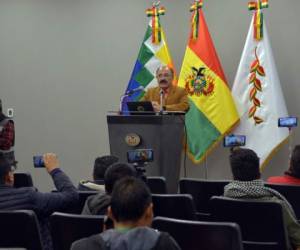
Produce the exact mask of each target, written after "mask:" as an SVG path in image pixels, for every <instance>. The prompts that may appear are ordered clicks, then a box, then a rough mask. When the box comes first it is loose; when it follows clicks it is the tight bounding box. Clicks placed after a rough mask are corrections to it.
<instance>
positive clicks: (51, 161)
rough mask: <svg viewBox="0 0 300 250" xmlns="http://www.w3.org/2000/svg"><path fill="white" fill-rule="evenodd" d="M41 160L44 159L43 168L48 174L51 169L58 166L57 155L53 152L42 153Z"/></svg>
mask: <svg viewBox="0 0 300 250" xmlns="http://www.w3.org/2000/svg"><path fill="white" fill-rule="evenodd" d="M43 160H44V164H45V168H46V169H47V171H48V173H49V174H50V173H51V171H52V170H54V169H56V168H58V167H59V162H58V159H57V156H56V155H55V154H53V153H47V154H44V155H43Z"/></svg>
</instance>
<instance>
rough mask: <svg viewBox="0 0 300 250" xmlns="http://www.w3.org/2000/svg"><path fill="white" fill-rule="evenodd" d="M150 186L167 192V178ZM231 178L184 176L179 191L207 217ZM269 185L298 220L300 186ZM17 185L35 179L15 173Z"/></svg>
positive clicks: (30, 183) (153, 179) (82, 197)
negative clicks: (212, 198) (284, 201)
mask: <svg viewBox="0 0 300 250" xmlns="http://www.w3.org/2000/svg"><path fill="white" fill-rule="evenodd" d="M147 181H148V186H149V188H150V190H151V193H152V194H166V193H167V187H166V180H165V178H164V177H160V176H159V177H147ZM229 182H230V181H229V180H202V179H192V178H182V179H180V181H179V192H180V193H181V194H190V195H191V196H192V197H193V199H194V203H195V206H196V210H197V213H198V217H199V218H205V217H206V216H207V215H208V214H209V210H210V208H209V200H210V198H211V197H212V196H220V195H222V194H223V192H224V186H225V185H227V184H228V183H229ZM265 185H266V186H267V187H270V188H273V189H275V190H276V191H278V192H279V193H281V194H282V195H283V196H284V197H286V199H287V200H288V201H289V202H290V204H291V205H292V207H293V208H294V210H295V214H296V217H297V219H298V220H300V199H299V198H298V197H300V186H296V185H281V184H268V183H266V184H265ZM15 186H16V187H24V186H25V187H29V186H33V181H32V178H31V175H30V174H29V173H16V174H15ZM92 194H95V192H90V193H88V192H82V194H80V205H79V207H78V209H77V211H75V212H78V213H79V212H80V211H81V210H80V209H82V207H83V205H84V202H85V200H86V198H87V197H88V196H89V195H92Z"/></svg>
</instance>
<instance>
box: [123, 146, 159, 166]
mask: <svg viewBox="0 0 300 250" xmlns="http://www.w3.org/2000/svg"><path fill="white" fill-rule="evenodd" d="M127 161H128V163H143V162H150V161H153V150H152V149H136V150H130V151H128V152H127Z"/></svg>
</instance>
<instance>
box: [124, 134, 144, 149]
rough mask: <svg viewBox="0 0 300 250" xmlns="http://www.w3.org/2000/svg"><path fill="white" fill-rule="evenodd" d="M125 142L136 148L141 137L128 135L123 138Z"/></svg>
mask: <svg viewBox="0 0 300 250" xmlns="http://www.w3.org/2000/svg"><path fill="white" fill-rule="evenodd" d="M125 142H126V144H127V145H128V146H130V147H136V146H138V145H139V144H140V142H141V137H140V136H139V135H138V134H135V133H130V134H127V135H126V136H125Z"/></svg>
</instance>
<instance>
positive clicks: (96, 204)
mask: <svg viewBox="0 0 300 250" xmlns="http://www.w3.org/2000/svg"><path fill="white" fill-rule="evenodd" d="M135 175H136V171H135V169H134V168H133V167H132V166H130V165H128V164H127V163H115V164H113V165H111V166H110V167H109V168H108V169H107V170H106V172H105V175H104V184H105V193H102V192H100V193H99V194H97V195H93V196H89V197H88V198H87V200H86V202H85V204H84V207H83V210H82V214H87V215H92V214H93V215H97V214H98V215H103V214H106V211H107V207H108V206H109V205H110V195H111V192H112V190H113V187H114V185H115V183H116V181H118V180H119V179H121V178H123V177H126V176H135Z"/></svg>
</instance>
